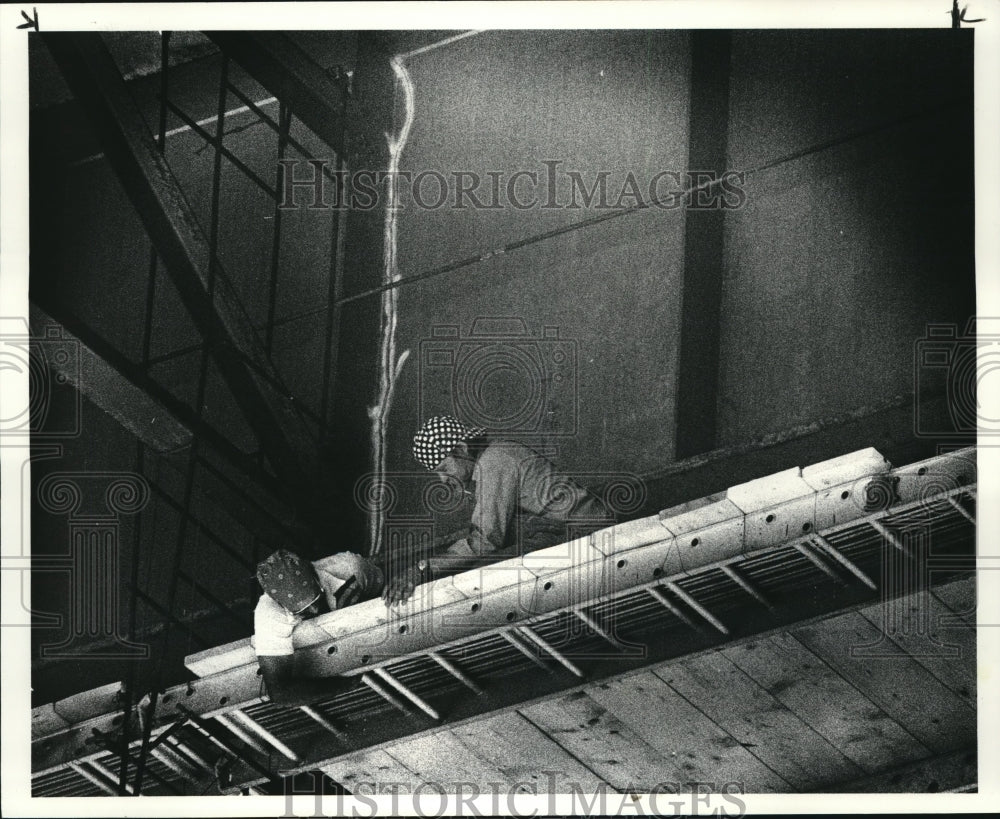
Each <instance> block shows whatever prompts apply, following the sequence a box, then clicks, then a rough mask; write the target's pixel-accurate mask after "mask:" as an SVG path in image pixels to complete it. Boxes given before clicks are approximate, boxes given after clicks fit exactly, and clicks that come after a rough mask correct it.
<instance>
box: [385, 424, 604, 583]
mask: <svg viewBox="0 0 1000 819" xmlns="http://www.w3.org/2000/svg"><path fill="white" fill-rule="evenodd" d="M413 455H414V457H415V458H416V459H417V461H418V462H419V463H421V464H422V465H423V466H425V467H426V468H427V469H429V470H430V471H432V472H436V473H437V475H438V477H439V478H440V479H441V480H442V481H445V482H448V481H457V482H458V484H459V485H460V486H461V487H462V490H463V491H464V492H466V493H467V494H469V495H471V496H472V497H473V498H474V499H475V505H474V508H473V511H472V521H471V526H470V528H469V534H468V536H467V537H464V538H461V539H459V540H457V541H455V542H454V543H452V544H451V545H450V546H447V547H446V548H445V549H444V550H443V552H442V553H439V554H434V555H432V556H430V557H429V558H427V559H426V560H421V561H419V562H416V564H415V565H414V564H413V562H412V561H411V565H409V566H407V567H406V568H403V569H402V570H398V571H395V572H393V573H392V574H391V576H390V578H389V582H388V583H387V585H386V587H385V590H384V592H383V594H382V596H383V598H384V599H385V601H386V602H387V603H398V602H403V601H405V600H407V599H408V598H409V597H410V595H411V594H413V589H414V588H415V587H416V585H417V584H419V583H423V582H425V581H428V580H431V579H433V578H434V577H437V576H441V575H445V574H453V573H455V572H460V571H466V570H468V569H470V568H474V567H476V566H481V565H483V563H484V562H493V561H497V560H503V559H506V558H509V557H513V556H514V555H515V554H523V553H526V552H532V551H535V550H536V549H544V548H546V547H548V546H554V545H556V544H558V543H564V542H566V541H568V540H572V539H574V538H577V537H582V536H583V535H585V534H587V533H588V532H591V531H594V530H596V529H602V528H604V527H606V526H610V525H612V524H613V523H614V517H613V516H612V515H611V514H610V513H609V512H608V510H607V508H606V507H605V506H604V504H603V503H601V501H599V500H598V499H597V498H596V497H594V496H593V495H592V494H590V493H589V492H587V490H585V489H583V488H582V487H581V486H579V485H578V484H577V483H575V482H574V481H573V480H572V479H570V478H568V477H566V476H564V475H560V474H558V473H557V472H556V471H555V467H554V466H553V464H552V463H551V462H550V461H549V460H548V459H546V458H544V457H543V456H541V455H539V454H538V453H537V452H534V451H533V450H531V449H529V448H528V447H526V446H523V445H522V444H519V443H515V442H513V441H502V440H498V441H491V440H489V439H488V438H487V437H486V435H485V430H484V429H482V428H476V427H471V426H467V425H466V424H463V423H462V422H461V421H459V420H458V419H457V418H454V417H452V416H450V415H443V416H437V417H434V418H430V419H428V420H427V421H426V422H425V423H424V424H423V426H422V427H421V428H420V430H419V431H418V432H417V434H416V435H415V436H414V438H413Z"/></svg>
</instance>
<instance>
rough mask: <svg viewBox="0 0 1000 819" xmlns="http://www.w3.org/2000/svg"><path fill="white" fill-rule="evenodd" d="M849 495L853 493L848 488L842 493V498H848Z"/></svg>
mask: <svg viewBox="0 0 1000 819" xmlns="http://www.w3.org/2000/svg"><path fill="white" fill-rule="evenodd" d="M849 497H851V493H850V492H848V491H847V490H846V489H845V490H844V491H843V492H841V493H840V499H841V500H847V499H848V498H849Z"/></svg>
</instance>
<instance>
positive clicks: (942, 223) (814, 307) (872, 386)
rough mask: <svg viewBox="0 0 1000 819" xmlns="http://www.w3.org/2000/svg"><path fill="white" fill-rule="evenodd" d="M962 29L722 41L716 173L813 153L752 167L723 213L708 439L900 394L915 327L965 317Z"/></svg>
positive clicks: (968, 298)
mask: <svg viewBox="0 0 1000 819" xmlns="http://www.w3.org/2000/svg"><path fill="white" fill-rule="evenodd" d="M970 39H971V32H961V33H959V32H952V31H947V30H942V31H905V32H898V31H869V32H854V31H841V32H837V31H819V32H781V31H774V32H738V33H735V34H734V36H733V56H732V77H731V84H730V110H729V116H730V123H729V126H730V127H729V149H728V154H729V156H728V163H729V167H730V168H731V169H734V170H748V169H754V168H759V167H761V166H763V165H765V164H767V163H770V162H773V161H775V160H778V159H780V158H783V157H789V156H792V155H794V154H796V153H799V152H804V151H809V153H808V154H806V155H803V156H799V157H798V158H794V159H791V160H790V161H787V162H783V163H782V164H780V165H778V166H776V167H774V168H773V169H770V170H765V171H762V172H760V173H757V174H753V175H752V176H751V177H750V179H749V182H748V185H747V202H746V206H745V207H744V208H743V209H741V210H737V211H732V212H730V213H729V214H727V218H726V225H725V227H726V236H725V254H726V265H725V280H724V285H723V305H722V310H723V313H722V315H723V320H722V341H721V348H722V349H721V356H720V361H721V367H720V370H721V371H720V373H719V379H720V388H719V404H718V412H719V441H718V444H719V445H721V446H726V445H732V444H738V443H742V442H745V441H748V440H753V439H755V438H759V437H762V436H764V435H766V434H769V433H774V432H778V431H781V430H784V429H787V428H789V427H792V426H796V425H800V424H808V423H810V422H812V421H814V420H816V419H819V418H824V417H829V416H832V415H836V414H838V413H841V412H846V411H849V410H854V409H858V408H862V407H866V406H871V405H875V404H878V403H879V402H881V401H884V400H886V399H889V398H891V397H893V396H895V395H905V394H908V393H910V392H912V391H913V390H914V347H915V344H916V342H917V341H918V340H919V339H921V338H923V337H924V335H925V328H926V325H927V324H928V323H929V322H956V323H958V324H959V325H960V329H961V328H963V327H964V325H965V322H966V321H967V319H968V317H969V315H970V314H971V313H972V311H973V309H974V306H973V300H974V293H975V284H974V281H975V280H974V257H973V218H974V217H973V203H974V192H973V175H972V155H973V150H972V117H971V106H970V104H969V95H970V94H971V89H972V80H971V64H972V50H971V48H970V47H969V46H970V42H969V40H970ZM778 55H780V59H777V56H778ZM865 131H869V133H867V134H865V135H864V136H860V137H858V138H855V139H851V140H849V141H845V142H843V143H842V144H839V145H831V144H829V143H831V142H833V141H835V140H838V139H841V138H844V137H847V136H849V135H851V134H856V133H859V132H865ZM824 145H826V147H822V146H824Z"/></svg>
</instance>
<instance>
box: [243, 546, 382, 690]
mask: <svg viewBox="0 0 1000 819" xmlns="http://www.w3.org/2000/svg"><path fill="white" fill-rule="evenodd" d="M257 580H258V581H259V583H260V585H261V588H262V589H263V590H264V594H262V595H261V597H260V600H258V601H257V608H256V609H255V610H254V650H255V651H256V653H257V661H258V663H259V664H260V669H261V673H262V675H263V677H264V683H265V685H266V686H267V692H268V695H269V696H270V698H271V701H272V702H274V703H276V704H279V705H304V704H305V703H307V702H310V701H312V700H315V699H319V698H323V697H331V696H334V695H335V694H337V693H338V692H339V691H341V690H344V688H345V687H348V686H349V685H350V683H349V682H348V681H347V680H346V679H345V678H343V677H304V676H301V675H299V674H297V673H296V672H295V663H294V656H293V655H294V649H293V646H292V632H293V631H295V627H296V626H297V625H298V624H299V623H301V622H302V621H303V620H305V619H307V618H309V617H316V616H317V615H319V614H324V613H326V612H329V611H335V610H337V609H342V608H345V607H346V606H350V605H353V604H354V603H361V602H363V601H365V600H371V599H373V598H375V597H378V595H379V593H380V592H381V591H382V588H383V586H384V584H385V581H384V574H383V572H382V569H381V568H380V567H379V566H377V565H376V564H374V563H372V562H371V561H370V560H368V559H367V558H364V557H361V556H360V555H357V554H354V553H353V552H339V553H338V554H334V555H330V556H329V557H324V558H321V559H320V560H316V561H309V560H306V559H305V558H303V557H301V556H299V555H297V554H296V553H295V552H291V551H289V550H287V549H278V550H277V551H276V552H274V553H273V554H271V555H270V556H269V557H268V558H267V559H266V560H264V561H262V562H261V563H259V564H258V565H257Z"/></svg>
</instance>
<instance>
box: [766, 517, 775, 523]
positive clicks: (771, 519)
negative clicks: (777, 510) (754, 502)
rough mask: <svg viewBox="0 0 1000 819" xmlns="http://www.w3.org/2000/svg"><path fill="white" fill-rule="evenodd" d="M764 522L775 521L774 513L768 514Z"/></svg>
mask: <svg viewBox="0 0 1000 819" xmlns="http://www.w3.org/2000/svg"><path fill="white" fill-rule="evenodd" d="M764 523H774V515H768V516H767V517H766V518H764Z"/></svg>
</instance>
